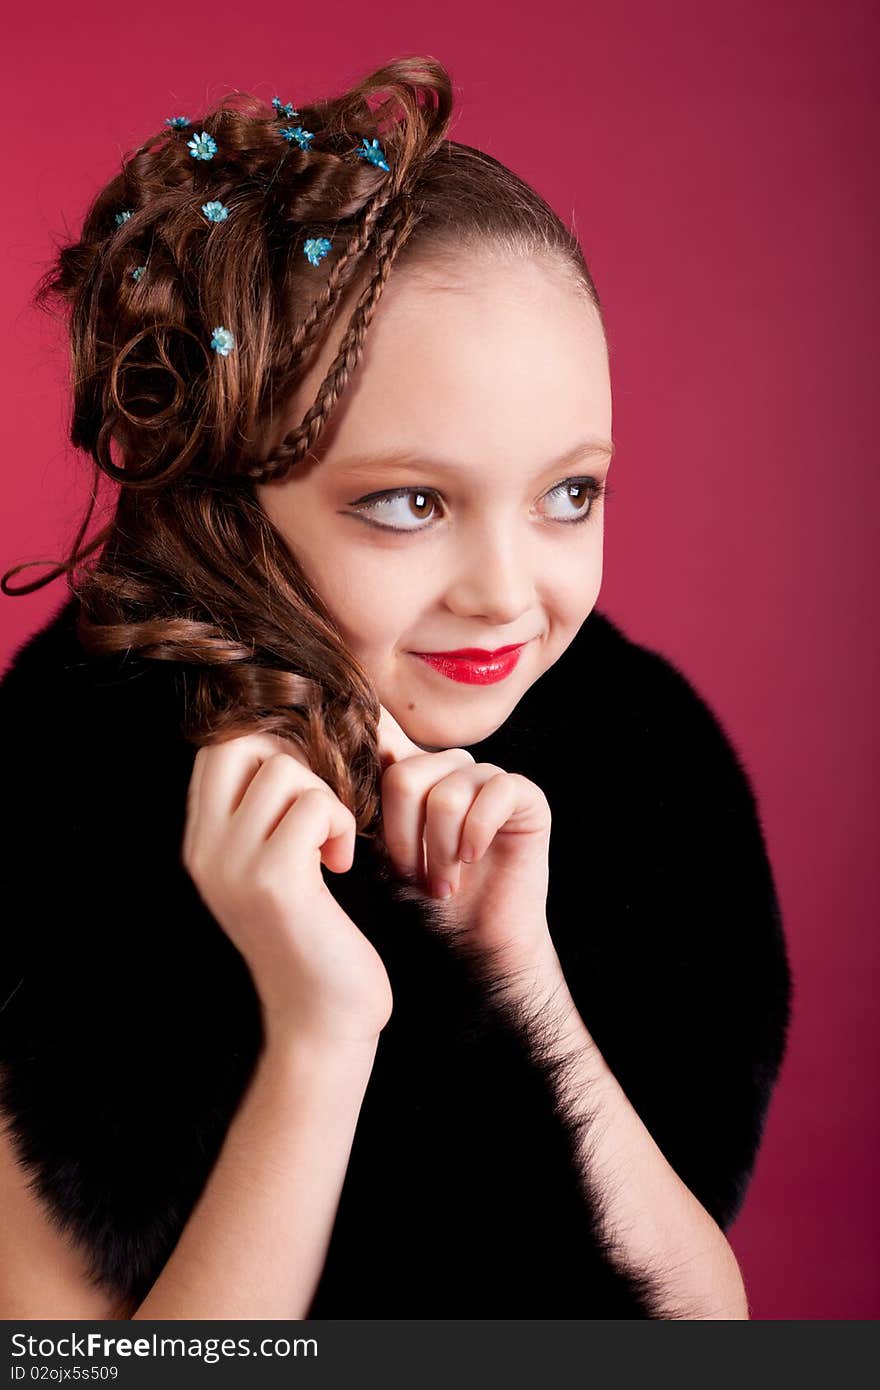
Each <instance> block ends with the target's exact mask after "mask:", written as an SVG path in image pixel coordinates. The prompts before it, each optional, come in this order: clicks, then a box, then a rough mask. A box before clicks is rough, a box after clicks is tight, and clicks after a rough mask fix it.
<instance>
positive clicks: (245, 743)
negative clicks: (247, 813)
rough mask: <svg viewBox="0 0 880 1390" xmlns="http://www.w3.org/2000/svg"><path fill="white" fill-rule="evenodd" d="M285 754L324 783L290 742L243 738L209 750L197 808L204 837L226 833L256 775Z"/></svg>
mask: <svg viewBox="0 0 880 1390" xmlns="http://www.w3.org/2000/svg"><path fill="white" fill-rule="evenodd" d="M282 750H283V751H285V753H287V756H289V757H290V758H291V760H292V761H294V762H296V763H298V764H299V766H300V767H301V768H302V769H303V771H304V773H305V774H306V775H307V776H308V777H309V778H311V779H312V780H314V781H319V780H320V779H319V778H316V777H315V774H314V773H313V772H312V771H311V769H310V768H309V767H308V764H307V763H306V762H305V761H304V755H303V754H302V753H301V752H300V750H299V749H297V748H296V747H295V745H294V744H293V743H292V742H291V741H290V740H289V739H279V738H277V737H276V736H275V735H274V734H244V735H239V736H238V737H236V738H230V739H225V740H224V741H223V742H221V743H212V744H210V745H209V746H208V747H207V748H206V750H205V755H204V763H205V765H204V768H203V771H202V773H201V776H200V780H199V799H198V805H197V812H198V829H199V834H200V835H201V834H204V835H206V836H207V837H208V838H212V837H216V836H218V835H220V834H223V833H224V832H225V830H226V823H227V821H228V820H229V817H230V816H231V815H233V813H234V812H235V811H236V810H237V808H238V807H239V806H240V805H241V802H242V800H243V798H244V795H245V793H246V791H247V789H248V787H249V786H250V784H251V781H252V779H253V777H254V775H255V774H256V773H257V772H258V771H259V769H260V768H261V767H262V765H263V763H265V762H268V761H269V759H270V758H273V757H275V755H276V754H277V753H278V752H280V751H282Z"/></svg>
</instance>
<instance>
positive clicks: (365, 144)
mask: <svg viewBox="0 0 880 1390" xmlns="http://www.w3.org/2000/svg"><path fill="white" fill-rule="evenodd" d="M355 154H359V155H360V156H361V157H362V158H363V159H368V160H369V162H370V163H371V164H375V165H376V168H377V169H385V170H386V171H387V170H388V165H387V164H386V162H385V152H384V150H383V149H382V146H381V145H380V144H379V141H378V140H376V139H373V140H372V141H370V140H368V139H367V137H366V136H365V135H364V136H362V137H361V147H360V148H358V149H356V150H355Z"/></svg>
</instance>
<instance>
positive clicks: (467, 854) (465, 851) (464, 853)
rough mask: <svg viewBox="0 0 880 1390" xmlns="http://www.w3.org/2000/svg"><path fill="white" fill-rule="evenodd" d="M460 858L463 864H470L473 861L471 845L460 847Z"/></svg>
mask: <svg viewBox="0 0 880 1390" xmlns="http://www.w3.org/2000/svg"><path fill="white" fill-rule="evenodd" d="M460 858H461V860H462V863H464V864H472V863H473V860H474V847H473V845H462V847H461V855H460Z"/></svg>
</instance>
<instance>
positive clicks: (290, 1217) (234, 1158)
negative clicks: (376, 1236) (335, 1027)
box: [0, 1037, 375, 1319]
mask: <svg viewBox="0 0 880 1390" xmlns="http://www.w3.org/2000/svg"><path fill="white" fill-rule="evenodd" d="M374 1055H375V1047H369V1046H364V1045H361V1044H358V1045H357V1046H354V1045H351V1046H349V1045H346V1046H345V1047H342V1048H339V1047H336V1048H335V1050H333V1049H330V1048H328V1047H327V1046H326V1045H320V1046H319V1045H316V1044H312V1043H310V1042H307V1041H306V1040H305V1039H299V1038H297V1037H289V1038H281V1037H279V1038H278V1039H277V1040H275V1041H272V1042H271V1043H267V1045H266V1047H265V1048H264V1049H263V1052H262V1053H261V1055H260V1058H259V1061H258V1063H257V1066H256V1068H255V1070H254V1074H253V1078H252V1080H251V1083H250V1085H249V1087H248V1089H247V1090H246V1091H245V1093H244V1095H243V1097H242V1100H241V1104H240V1106H239V1108H238V1110H237V1112H236V1114H235V1115H234V1117H233V1119H232V1122H231V1123H230V1126H229V1129H228V1131H227V1134H226V1138H225V1141H224V1143H223V1146H222V1148H221V1150H220V1153H219V1155H218V1158H217V1160H216V1162H215V1164H214V1167H213V1169H212V1171H211V1173H210V1175H209V1177H208V1181H207V1183H206V1184H205V1187H204V1189H203V1191H202V1194H201V1196H200V1198H199V1200H198V1202H197V1203H196V1205H195V1207H194V1208H193V1211H192V1213H191V1215H190V1217H189V1220H188V1221H187V1223H186V1225H185V1226H184V1227H183V1230H182V1232H181V1235H180V1237H179V1239H178V1242H177V1244H176V1246H175V1247H174V1249H173V1251H172V1253H171V1255H170V1256H169V1258H168V1259H167V1261H166V1263H165V1265H164V1268H163V1269H162V1271H161V1273H160V1274H159V1277H158V1278H157V1279H156V1280H155V1282H154V1284H153V1286H152V1288H151V1289H150V1291H149V1293H148V1294H147V1296H146V1298H145V1299H144V1300H143V1301H142V1302H141V1303H140V1306H138V1301H137V1299H134V1300H128V1299H125V1298H123V1299H122V1300H121V1302H120V1301H119V1300H118V1299H117V1300H114V1299H112V1297H111V1296H110V1294H109V1293H108V1292H107V1290H106V1288H105V1287H103V1286H101V1287H99V1286H97V1285H96V1284H95V1282H94V1279H93V1277H91V1276H90V1270H89V1267H88V1261H87V1260H86V1259H84V1257H83V1252H82V1250H81V1248H80V1247H79V1246H78V1245H77V1244H76V1243H75V1242H73V1241H71V1239H70V1238H69V1235H65V1234H64V1233H63V1232H62V1231H61V1230H60V1229H59V1228H58V1225H57V1222H56V1221H55V1220H53V1219H52V1218H51V1215H50V1213H49V1212H48V1211H47V1209H46V1207H45V1205H44V1203H43V1202H42V1201H41V1200H40V1197H39V1195H38V1193H37V1192H36V1191H35V1190H34V1188H33V1186H32V1183H31V1181H30V1180H29V1178H28V1173H27V1169H26V1168H24V1167H23V1166H22V1164H21V1161H20V1155H19V1154H18V1152H17V1151H16V1146H15V1145H14V1143H13V1142H12V1141H11V1139H10V1137H9V1136H8V1135H5V1134H4V1136H3V1143H2V1145H0V1196H2V1208H3V1212H2V1215H3V1220H2V1221H0V1316H6V1317H10V1318H12V1317H15V1318H45V1317H49V1318H51V1317H65V1318H73V1319H94V1318H96V1317H97V1318H112V1317H118V1318H133V1319H144V1318H149V1319H154V1318H158V1319H177V1318H200V1319H213V1318H272V1317H274V1318H285V1319H287V1318H303V1317H306V1316H307V1315H308V1309H309V1306H310V1304H311V1301H312V1298H313V1295H314V1291H315V1288H316V1285H317V1283H318V1280H319V1278H320V1275H321V1272H322V1269H323V1265H324V1261H325V1258H326V1253H327V1247H328V1244H329V1240H330V1234H331V1231H332V1228H333V1224H334V1219H335V1214H336V1209H337V1206H338V1202H339V1196H340V1192H341V1189H342V1184H343V1181H344V1177H345V1173H346V1170H347V1166H348V1160H349V1154H350V1150H351V1143H352V1138H353V1134H354V1130H355V1126H356V1123H357V1119H358V1114H359V1111H360V1107H361V1102H362V1099H363V1095H364V1091H365V1088H366V1086H367V1084H368V1081H369V1077H370V1074H371V1071H372V1066H373V1059H374Z"/></svg>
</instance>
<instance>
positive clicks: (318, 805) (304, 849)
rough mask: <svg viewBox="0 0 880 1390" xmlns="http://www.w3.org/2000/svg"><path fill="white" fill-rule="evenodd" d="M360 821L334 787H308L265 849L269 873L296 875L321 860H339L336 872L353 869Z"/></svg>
mask: <svg viewBox="0 0 880 1390" xmlns="http://www.w3.org/2000/svg"><path fill="white" fill-rule="evenodd" d="M356 829H357V826H356V821H355V818H354V816H353V814H352V813H351V811H349V809H348V807H347V806H344V805H343V803H342V802H341V801H340V800H339V797H338V796H336V795H335V794H334V793H333V792H332V791H331V790H330V788H329V787H328V786H327V785H326V784H324V783H321V785H319V786H311V787H306V788H304V790H303V791H302V792H300V794H299V795H298V796H297V798H296V800H295V801H294V802H293V804H292V805H290V806H288V808H287V810H286V811H285V812H284V815H283V816H282V817H281V819H280V821H279V822H278V825H277V826H276V827H275V829H274V830H273V832H272V834H271V835H270V836H269V839H268V840H267V841H266V842H265V844H264V845H263V847H262V849H261V862H262V863H263V864H264V865H265V866H266V867H267V869H268V870H269V871H273V870H274V871H275V872H278V873H281V874H283V875H285V876H291V877H292V876H294V875H296V874H297V873H298V872H302V870H303V869H307V868H308V867H309V865H314V864H315V862H316V851H317V854H318V859H319V860H320V859H326V858H327V857H328V856H329V857H332V858H333V859H334V860H335V866H329V867H334V868H335V872H338V873H342V872H344V871H345V870H346V869H350V868H351V865H352V861H353V858H354V842H355V834H356Z"/></svg>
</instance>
